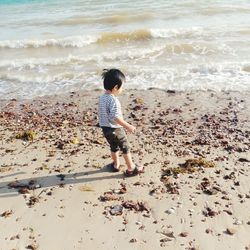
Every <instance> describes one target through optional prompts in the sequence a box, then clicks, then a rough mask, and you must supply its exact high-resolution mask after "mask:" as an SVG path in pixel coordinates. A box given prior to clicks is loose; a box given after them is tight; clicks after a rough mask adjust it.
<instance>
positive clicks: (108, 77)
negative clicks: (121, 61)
mask: <svg viewBox="0 0 250 250" xmlns="http://www.w3.org/2000/svg"><path fill="white" fill-rule="evenodd" d="M102 78H103V86H104V89H106V90H110V91H112V90H113V89H114V87H116V88H117V90H118V89H120V88H121V86H122V84H123V83H124V82H125V75H124V74H123V73H122V72H121V71H120V70H119V69H104V70H103V73H102Z"/></svg>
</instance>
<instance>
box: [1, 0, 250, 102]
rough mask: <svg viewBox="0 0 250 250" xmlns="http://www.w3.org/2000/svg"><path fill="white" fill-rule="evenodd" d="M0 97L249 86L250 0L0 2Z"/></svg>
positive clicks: (224, 88) (228, 88)
mask: <svg viewBox="0 0 250 250" xmlns="http://www.w3.org/2000/svg"><path fill="white" fill-rule="evenodd" d="M0 16H1V19H0V27H1V33H0V97H1V98H16V97H26V98H27V97H33V96H37V95H45V94H54V93H62V92H65V91H77V90H78V89H95V88H102V81H101V78H100V74H101V71H102V69H103V68H110V67H118V68H120V69H121V70H123V71H124V73H125V74H126V76H127V82H126V87H127V88H139V89H146V88H149V87H157V88H163V89H175V90H201V89H202V90H216V91H220V90H240V91H245V90H250V46H249V45H250V2H249V1H236V0H233V1H230V3H229V1H191V0H188V1H178V2H177V3H176V1H165V0H160V1H157V2H155V1H138V0H135V1H128V0H127V1H115V0H112V1H109V2H108V3H104V1H98V0H93V1H80V0H74V1H64V2H63V5H62V2H61V1H59V0H47V1H38V0H33V1H31V0H30V1H28V0H26V1H24V0H19V1H18V0H16V1H10V0H8V1H6V0H5V1H3V0H0Z"/></svg>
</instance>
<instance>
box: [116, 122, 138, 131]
mask: <svg viewBox="0 0 250 250" xmlns="http://www.w3.org/2000/svg"><path fill="white" fill-rule="evenodd" d="M114 120H115V122H116V123H117V124H119V125H121V126H123V127H124V128H125V129H126V130H127V131H128V132H132V133H133V132H134V131H135V127H134V126H133V125H131V124H129V123H128V122H126V121H124V120H123V119H122V118H115V119H114Z"/></svg>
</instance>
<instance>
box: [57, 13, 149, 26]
mask: <svg viewBox="0 0 250 250" xmlns="http://www.w3.org/2000/svg"><path fill="white" fill-rule="evenodd" d="M151 18H152V14H150V13H143V14H138V15H131V14H125V13H122V14H120V15H119V14H117V15H110V16H106V17H101V18H89V17H85V16H73V17H70V18H68V19H65V20H62V21H60V22H57V23H56V24H55V25H56V26H65V25H69V26H71V25H82V24H116V25H117V24H128V23H134V22H142V21H146V20H149V19H151Z"/></svg>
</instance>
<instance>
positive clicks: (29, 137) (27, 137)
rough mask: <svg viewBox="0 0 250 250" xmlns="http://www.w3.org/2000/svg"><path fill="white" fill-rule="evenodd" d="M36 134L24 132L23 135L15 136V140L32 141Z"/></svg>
mask: <svg viewBox="0 0 250 250" xmlns="http://www.w3.org/2000/svg"><path fill="white" fill-rule="evenodd" d="M35 137H36V133H35V132H34V131H32V130H27V131H24V132H23V133H20V134H17V135H16V139H21V140H24V141H34V139H35Z"/></svg>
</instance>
